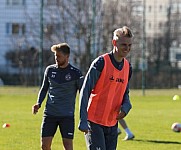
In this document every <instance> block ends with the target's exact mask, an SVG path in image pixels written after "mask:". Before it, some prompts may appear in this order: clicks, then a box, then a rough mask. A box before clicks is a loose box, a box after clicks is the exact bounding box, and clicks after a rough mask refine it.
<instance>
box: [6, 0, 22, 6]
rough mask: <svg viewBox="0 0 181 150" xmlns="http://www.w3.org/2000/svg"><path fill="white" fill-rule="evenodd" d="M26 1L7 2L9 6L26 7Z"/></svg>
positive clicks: (9, 0)
mask: <svg viewBox="0 0 181 150" xmlns="http://www.w3.org/2000/svg"><path fill="white" fill-rule="evenodd" d="M25 2H26V0H6V4H7V5H8V6H21V5H25Z"/></svg>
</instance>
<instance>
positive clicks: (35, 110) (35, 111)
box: [32, 104, 40, 114]
mask: <svg viewBox="0 0 181 150" xmlns="http://www.w3.org/2000/svg"><path fill="white" fill-rule="evenodd" d="M39 108H40V107H39V105H38V104H35V105H33V106H32V113H33V114H36V113H37V112H38V109H39Z"/></svg>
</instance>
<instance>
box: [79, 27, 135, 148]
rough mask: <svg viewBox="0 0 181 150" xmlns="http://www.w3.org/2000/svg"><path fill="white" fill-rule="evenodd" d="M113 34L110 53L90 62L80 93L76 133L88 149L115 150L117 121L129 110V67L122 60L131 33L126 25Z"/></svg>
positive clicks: (130, 41) (131, 38) (126, 53)
mask: <svg viewBox="0 0 181 150" xmlns="http://www.w3.org/2000/svg"><path fill="white" fill-rule="evenodd" d="M113 34H114V35H113V40H112V44H113V50H112V51H111V52H109V53H106V54H103V55H101V56H99V57H98V58H96V59H95V60H94V61H93V62H92V64H91V66H90V68H89V70H88V72H87V74H86V77H85V80H84V83H83V86H82V89H81V92H80V123H79V130H81V131H82V132H84V133H85V139H86V144H87V149H89V150H96V149H100V150H115V149H116V147H117V137H118V133H117V128H118V120H120V119H122V118H124V117H125V116H126V115H127V114H128V112H129V111H130V109H131V107H132V106H131V103H130V100H129V79H130V78H131V74H132V67H131V65H130V63H129V62H128V60H127V59H126V58H125V57H126V56H127V55H128V53H129V52H130V50H131V45H132V40H133V34H132V31H131V30H130V29H129V28H128V27H126V26H124V27H122V28H118V29H116V30H115V31H114V33H113Z"/></svg>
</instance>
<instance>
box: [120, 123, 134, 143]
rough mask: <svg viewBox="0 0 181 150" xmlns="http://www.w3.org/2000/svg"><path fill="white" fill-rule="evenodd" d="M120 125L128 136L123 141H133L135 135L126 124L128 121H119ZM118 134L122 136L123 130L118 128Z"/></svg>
mask: <svg viewBox="0 0 181 150" xmlns="http://www.w3.org/2000/svg"><path fill="white" fill-rule="evenodd" d="M119 123H120V125H121V126H122V128H123V129H124V131H125V133H126V136H125V138H124V139H123V141H127V140H132V139H134V138H135V136H134V134H133V133H132V132H131V130H130V129H129V128H128V125H127V124H126V121H125V120H124V119H120V120H119ZM118 134H121V130H120V129H119V128H118Z"/></svg>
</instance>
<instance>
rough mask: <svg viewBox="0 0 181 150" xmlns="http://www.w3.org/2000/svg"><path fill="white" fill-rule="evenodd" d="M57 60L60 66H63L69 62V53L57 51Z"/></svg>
mask: <svg viewBox="0 0 181 150" xmlns="http://www.w3.org/2000/svg"><path fill="white" fill-rule="evenodd" d="M54 55H55V62H56V64H57V65H58V66H59V67H63V66H65V65H66V64H67V63H68V55H65V54H63V53H62V52H58V51H57V52H55V54H54Z"/></svg>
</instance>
